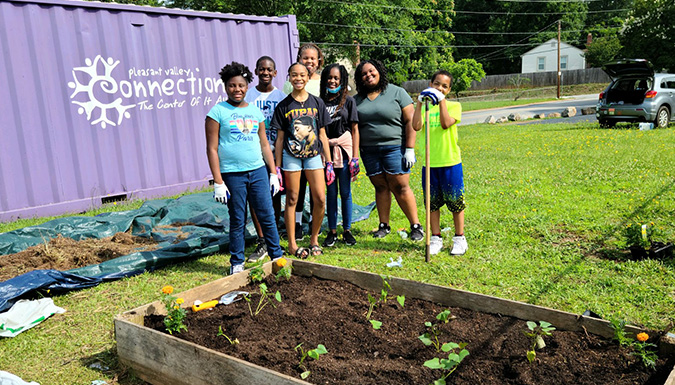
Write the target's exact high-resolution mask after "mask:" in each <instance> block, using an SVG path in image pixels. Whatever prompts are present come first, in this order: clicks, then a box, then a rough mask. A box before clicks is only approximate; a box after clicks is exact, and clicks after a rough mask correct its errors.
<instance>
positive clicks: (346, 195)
mask: <svg viewBox="0 0 675 385" xmlns="http://www.w3.org/2000/svg"><path fill="white" fill-rule="evenodd" d="M343 159H344V161H343V166H342V168H336V169H335V182H333V184H331V185H330V186H328V187H327V188H326V193H327V195H326V214H327V215H328V228H329V229H330V230H335V229H337V214H338V208H337V195H338V186H339V188H340V198H341V203H342V228H343V229H345V230H349V229H351V228H352V183H351V174H350V173H349V158H348V157H346V156H345V157H344V158H343Z"/></svg>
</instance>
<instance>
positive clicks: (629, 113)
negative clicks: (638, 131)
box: [595, 59, 675, 128]
mask: <svg viewBox="0 0 675 385" xmlns="http://www.w3.org/2000/svg"><path fill="white" fill-rule="evenodd" d="M602 69H603V70H604V71H605V72H606V73H607V75H609V77H610V78H612V82H611V83H610V84H609V86H608V87H607V88H606V89H605V90H604V91H603V92H601V93H600V97H599V98H598V104H597V107H596V114H595V116H596V118H598V121H599V122H600V125H601V126H603V127H612V126H614V125H615V124H616V123H617V122H653V123H654V127H658V128H665V127H667V126H668V123H669V122H670V121H671V119H672V118H673V113H672V112H673V108H675V74H664V73H658V74H655V73H654V70H653V68H652V65H651V63H649V62H648V61H647V60H644V59H624V60H619V61H617V62H614V63H608V64H605V65H604V66H602Z"/></svg>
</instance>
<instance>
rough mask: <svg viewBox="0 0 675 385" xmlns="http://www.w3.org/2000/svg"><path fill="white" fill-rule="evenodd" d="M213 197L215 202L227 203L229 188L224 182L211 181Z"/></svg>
mask: <svg viewBox="0 0 675 385" xmlns="http://www.w3.org/2000/svg"><path fill="white" fill-rule="evenodd" d="M213 199H215V200H216V202H220V203H222V204H227V201H228V200H229V199H230V190H228V189H227V186H225V182H223V183H221V184H218V183H213Z"/></svg>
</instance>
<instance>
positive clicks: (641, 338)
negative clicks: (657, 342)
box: [637, 333, 649, 342]
mask: <svg viewBox="0 0 675 385" xmlns="http://www.w3.org/2000/svg"><path fill="white" fill-rule="evenodd" d="M648 339H649V334H647V333H639V334H638V335H637V340H638V341H640V342H645V341H647V340H648Z"/></svg>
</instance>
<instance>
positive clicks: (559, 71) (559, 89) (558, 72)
mask: <svg viewBox="0 0 675 385" xmlns="http://www.w3.org/2000/svg"><path fill="white" fill-rule="evenodd" d="M560 75H562V74H561V73H560V20H558V92H557V94H558V99H560Z"/></svg>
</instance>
